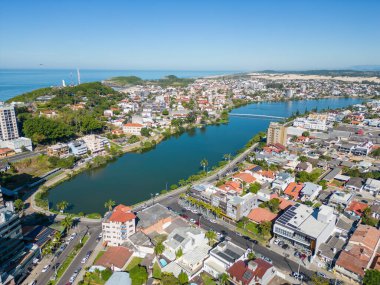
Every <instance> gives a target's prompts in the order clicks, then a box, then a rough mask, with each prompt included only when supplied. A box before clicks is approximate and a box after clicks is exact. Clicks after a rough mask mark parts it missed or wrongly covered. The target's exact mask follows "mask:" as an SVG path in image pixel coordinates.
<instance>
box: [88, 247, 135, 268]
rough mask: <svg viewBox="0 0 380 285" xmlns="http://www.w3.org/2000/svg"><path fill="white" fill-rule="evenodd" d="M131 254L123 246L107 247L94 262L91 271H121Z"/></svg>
mask: <svg viewBox="0 0 380 285" xmlns="http://www.w3.org/2000/svg"><path fill="white" fill-rule="evenodd" d="M132 255H133V252H132V251H130V250H129V249H128V248H126V247H124V246H114V247H109V248H107V250H106V251H105V252H104V254H103V255H102V256H100V257H99V259H98V260H96V261H95V264H94V266H92V267H91V271H93V270H95V269H99V270H100V271H102V270H104V269H106V268H109V269H111V270H112V271H123V269H124V268H125V267H126V265H127V263H128V261H129V260H130V259H131V257H132Z"/></svg>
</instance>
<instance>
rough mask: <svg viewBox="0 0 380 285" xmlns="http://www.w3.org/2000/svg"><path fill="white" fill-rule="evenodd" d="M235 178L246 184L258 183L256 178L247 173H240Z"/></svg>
mask: <svg viewBox="0 0 380 285" xmlns="http://www.w3.org/2000/svg"><path fill="white" fill-rule="evenodd" d="M234 178H237V179H239V180H242V181H244V182H246V183H252V182H255V181H256V178H255V177H253V176H252V175H251V174H249V173H246V172H240V173H237V174H235V175H234Z"/></svg>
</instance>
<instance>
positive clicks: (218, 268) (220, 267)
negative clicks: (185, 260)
mask: <svg viewBox="0 0 380 285" xmlns="http://www.w3.org/2000/svg"><path fill="white" fill-rule="evenodd" d="M245 254H246V250H244V249H243V248H241V247H240V246H237V245H236V244H233V243H232V242H230V241H223V242H221V243H219V244H218V245H217V246H216V247H214V248H213V249H212V250H211V251H210V256H209V257H208V258H207V259H206V260H205V261H204V265H203V270H204V271H206V272H207V273H208V274H210V275H211V276H213V277H214V278H218V277H219V275H220V274H222V273H225V272H226V271H227V269H228V268H230V267H231V266H232V265H233V264H234V263H235V262H236V261H238V260H243V258H244V257H245Z"/></svg>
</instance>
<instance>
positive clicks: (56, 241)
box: [53, 232, 62, 244]
mask: <svg viewBox="0 0 380 285" xmlns="http://www.w3.org/2000/svg"><path fill="white" fill-rule="evenodd" d="M61 238H62V234H61V233H60V232H56V233H55V234H54V238H53V244H59V243H60V242H61Z"/></svg>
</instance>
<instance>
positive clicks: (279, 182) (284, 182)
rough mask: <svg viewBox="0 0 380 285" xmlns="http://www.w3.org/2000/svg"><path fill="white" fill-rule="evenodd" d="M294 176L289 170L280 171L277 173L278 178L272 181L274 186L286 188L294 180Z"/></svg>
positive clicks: (281, 188)
mask: <svg viewBox="0 0 380 285" xmlns="http://www.w3.org/2000/svg"><path fill="white" fill-rule="evenodd" d="M294 181H295V180H294V177H293V176H292V175H291V174H290V173H287V172H279V173H278V174H277V175H276V179H275V180H274V181H273V182H272V188H276V189H280V190H282V191H284V190H285V188H286V186H288V184H289V183H291V182H294Z"/></svg>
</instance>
